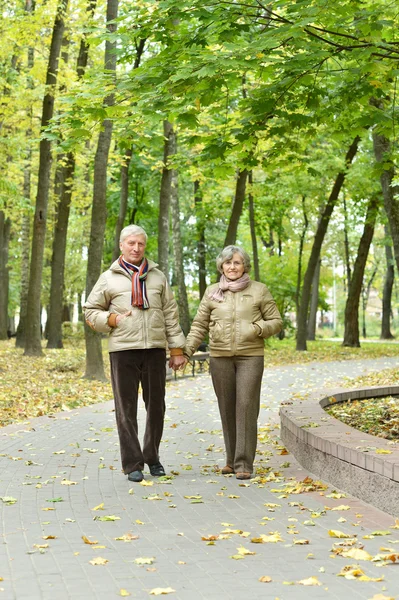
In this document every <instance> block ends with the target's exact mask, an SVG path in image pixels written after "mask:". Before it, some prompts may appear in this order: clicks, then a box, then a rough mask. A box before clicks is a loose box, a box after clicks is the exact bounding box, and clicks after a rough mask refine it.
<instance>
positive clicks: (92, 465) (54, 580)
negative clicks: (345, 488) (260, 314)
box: [0, 359, 399, 600]
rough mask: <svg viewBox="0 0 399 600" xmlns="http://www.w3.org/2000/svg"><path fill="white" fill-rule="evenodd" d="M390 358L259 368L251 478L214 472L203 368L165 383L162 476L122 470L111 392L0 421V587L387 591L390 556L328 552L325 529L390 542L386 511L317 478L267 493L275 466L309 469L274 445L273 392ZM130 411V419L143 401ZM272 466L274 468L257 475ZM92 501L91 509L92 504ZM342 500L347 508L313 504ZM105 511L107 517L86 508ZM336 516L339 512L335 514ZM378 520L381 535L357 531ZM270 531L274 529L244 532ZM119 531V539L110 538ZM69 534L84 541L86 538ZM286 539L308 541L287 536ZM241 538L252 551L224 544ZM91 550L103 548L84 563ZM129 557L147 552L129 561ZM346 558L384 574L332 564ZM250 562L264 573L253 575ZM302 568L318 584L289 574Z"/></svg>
mask: <svg viewBox="0 0 399 600" xmlns="http://www.w3.org/2000/svg"><path fill="white" fill-rule="evenodd" d="M396 364H397V360H395V359H379V360H373V361H361V362H360V361H350V362H342V363H340V362H336V363H321V364H315V363H313V364H309V365H306V366H304V365H301V366H287V367H279V368H272V369H268V370H266V371H265V375H264V379H263V386H262V409H261V414H260V419H259V425H260V432H259V446H258V450H259V454H258V456H257V463H256V466H257V468H258V469H259V473H261V478H259V477H258V478H257V479H256V478H255V479H254V480H251V482H249V483H246V482H239V481H237V480H236V479H235V477H234V476H223V475H221V474H220V473H219V472H218V467H222V466H223V465H224V464H225V463H224V454H223V438H222V435H221V425H220V419H219V414H218V408H217V402H216V399H215V395H214V393H213V389H212V385H211V381H210V378H209V376H208V375H201V376H198V377H196V378H183V379H180V380H178V381H177V382H171V383H169V384H168V392H167V407H168V409H167V420H166V423H165V431H164V439H163V442H162V446H161V451H162V454H161V459H162V462H163V464H164V465H165V468H166V469H167V472H168V473H169V474H173V473H174V476H173V479H171V480H168V481H166V482H162V483H160V482H158V480H157V479H155V478H152V477H151V476H150V474H149V472H148V470H147V472H146V479H145V481H146V482H150V483H153V485H152V486H150V485H148V486H143V485H141V484H133V483H130V482H128V480H127V479H126V477H125V476H124V475H123V474H122V473H121V470H120V461H119V446H118V439H117V432H116V428H115V419H114V412H113V403H112V402H106V403H102V404H98V405H94V406H90V407H87V408H83V409H81V410H76V411H72V412H70V413H65V412H64V413H60V414H58V415H57V416H56V417H55V418H49V417H40V418H38V419H32V420H31V421H30V422H29V423H24V424H16V425H12V426H9V427H6V428H3V429H1V430H0V468H1V470H0V496H1V497H2V498H3V501H0V518H1V543H0V577H1V578H2V580H1V581H0V588H1V591H0V600H2V599H4V600H39V599H40V600H47V599H52V600H67V599H74V600H92V599H93V600H112V599H113V598H118V597H121V596H122V595H123V594H127V593H129V594H130V597H131V598H151V597H152V595H150V592H151V591H152V590H154V589H155V588H172V589H173V590H174V591H173V592H171V593H170V595H169V596H168V597H170V598H171V599H172V598H173V599H176V600H178V599H182V600H187V599H189V600H197V599H198V600H201V599H206V600H214V599H215V600H216V599H219V600H220V599H241V598H251V599H257V598H270V599H277V598H278V599H279V600H302V599H305V598H306V599H308V598H309V599H319V598H323V599H324V598H326V599H328V598H334V599H340V600H342V599H343V598H348V597H351V598H353V600H358V599H369V598H373V596H374V595H376V594H378V593H381V594H384V595H386V596H387V597H395V595H396V597H397V598H398V599H399V565H398V564H392V565H389V566H385V567H378V566H377V565H376V564H375V563H372V562H365V561H361V562H360V563H356V561H354V560H353V559H345V558H342V557H336V556H334V555H332V552H331V548H332V544H333V543H334V542H337V541H339V540H336V539H332V538H331V537H330V536H329V534H328V530H330V529H334V530H337V529H338V530H340V531H343V532H345V533H349V534H351V535H357V537H358V539H359V541H360V542H362V543H364V547H365V549H366V550H367V551H368V552H369V553H370V554H372V555H373V556H374V555H375V554H378V553H379V552H380V548H381V547H385V548H392V549H395V551H396V552H399V529H394V528H392V525H394V519H393V518H392V517H391V516H389V515H387V514H385V513H383V512H380V511H378V510H377V509H375V508H373V507H371V506H369V505H366V504H364V503H362V502H360V501H359V500H356V499H354V498H351V497H345V498H341V499H334V498H326V495H328V494H329V493H330V492H331V488H330V489H329V490H326V491H324V492H320V491H314V492H310V493H305V494H295V495H294V494H289V495H286V497H281V496H284V494H282V493H281V492H280V490H282V488H283V487H284V486H285V485H286V484H287V478H295V479H296V480H298V481H301V480H303V479H304V478H305V477H306V476H307V475H309V474H308V473H307V472H306V471H304V470H302V469H301V468H300V467H299V465H298V463H296V461H295V459H294V457H293V456H292V455H284V454H281V452H282V446H281V442H280V440H279V438H278V406H279V404H280V402H281V401H286V400H288V399H289V398H291V397H292V395H295V394H297V395H301V394H304V393H307V392H308V391H314V390H315V389H320V390H321V391H322V389H323V388H325V387H329V386H333V385H337V383H339V380H340V378H342V377H344V376H353V377H355V376H357V375H360V374H361V373H364V372H366V371H370V370H374V369H381V368H384V367H389V366H394V365H396ZM139 418H140V423H141V424H143V422H144V418H145V414H144V410H143V408H141V409H140V415H139ZM273 473H275V474H276V475H275V480H274V481H265V479H269V480H270V479H273ZM279 473H280V474H281V476H279ZM262 474H263V480H264V481H262ZM71 482H74V483H71ZM272 490H278V491H277V492H276V491H272ZM187 496H193V498H187ZM10 498H11V499H15V500H16V502H14V503H11V502H13V500H10ZM290 503H291V504H290ZM292 503H300V505H298V504H296V505H292ZM101 504H103V510H101V509H98V510H93V509H94V508H96V507H98V506H99V505H101ZM265 504H277V505H278V506H276V507H274V508H273V507H270V506H265ZM342 504H345V505H349V506H350V509H349V510H347V511H343V512H341V511H331V510H326V511H325V506H328V507H331V508H332V507H334V506H338V505H342ZM324 511H325V512H324ZM312 513H313V515H312ZM320 513H321V514H320ZM105 516H107V517H117V519H116V520H113V521H102V520H99V519H98V518H99V517H105ZM265 517H266V518H265ZM342 517H344V518H345V519H346V522H338V519H339V518H342ZM309 521H310V522H311V523H314V525H310V524H309V525H306V524H305V522H309ZM388 529H389V530H390V532H391V533H390V534H389V535H387V536H383V537H380V536H376V537H374V538H373V539H369V540H363V536H364V535H366V534H370V533H372V532H373V531H376V530H388ZM226 530H239V531H242V532H244V533H242V534H240V533H232V532H230V533H225V534H223V535H224V536H225V538H226V539H217V540H216V541H214V543H213V544H212V543H209V542H212V540H208V541H205V540H202V539H201V538H202V537H207V536H212V535H214V536H218V535H219V534H221V532H223V531H226ZM272 532H279V533H280V535H281V538H282V540H283V541H280V542H277V543H263V544H260V543H252V542H251V539H252V538H259V536H260V535H261V534H270V533H272ZM127 534H128V536H129V535H130V536H131V537H133V539H131V540H130V541H123V540H117V539H116V538H118V537H122V536H126V535H127ZM48 536H54V539H53V538H52V537H50V538H48V539H46V538H47V537H48ZM82 536H86V537H87V538H88V540H89V541H91V542H96V543H95V544H93V543H92V544H86V543H84V540H83V539H82ZM136 536H137V539H134V538H136ZM294 539H307V540H309V544H307V545H295V544H293V541H294ZM242 547H244V548H245V549H247V550H249V551H251V552H255V553H256V554H254V555H246V556H244V558H242V559H240V560H235V559H233V558H231V557H232V556H234V555H237V554H239V553H240V552H242V550H239V548H242ZM99 557H101V558H103V559H106V560H107V561H108V562H107V563H106V564H104V565H93V564H91V563H90V561H91V560H93V559H95V558H99ZM142 558H152V559H153V562H152V564H144V565H140V564H137V562H135V561H136V559H142ZM138 562H140V561H138ZM350 564H359V566H360V568H361V569H362V570H363V571H364V572H365V574H366V575H368V576H369V577H373V578H379V577H383V578H384V579H383V581H381V582H366V581H364V582H363V581H358V580H347V579H345V578H343V577H338V576H337V574H338V573H339V572H340V571H341V569H342V568H343V567H344V566H346V565H350ZM262 576H269V577H270V578H271V580H272V581H271V582H269V583H263V582H260V581H259V578H260V577H262ZM312 576H315V577H317V579H318V581H319V582H320V583H321V584H322V585H321V586H309V587H308V586H305V585H302V584H299V583H297V582H298V581H301V580H304V579H306V578H309V577H312ZM287 583H291V584H292V585H287ZM125 591H126V592H125Z"/></svg>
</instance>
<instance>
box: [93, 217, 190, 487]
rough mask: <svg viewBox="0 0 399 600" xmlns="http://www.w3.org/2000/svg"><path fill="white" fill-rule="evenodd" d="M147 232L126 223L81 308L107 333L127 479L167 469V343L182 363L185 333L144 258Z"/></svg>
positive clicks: (174, 363) (167, 292) (175, 363)
mask: <svg viewBox="0 0 399 600" xmlns="http://www.w3.org/2000/svg"><path fill="white" fill-rule="evenodd" d="M146 243H147V234H146V232H145V231H144V229H142V228H141V227H138V226H137V225H128V227H125V228H124V229H123V230H122V232H121V235H120V249H121V256H120V257H119V259H118V260H116V261H115V262H114V263H113V264H112V265H111V267H110V268H109V269H108V271H106V272H105V273H103V274H102V275H101V276H100V278H99V280H98V281H97V283H96V285H95V286H94V288H93V289H92V291H91V293H90V295H89V297H88V299H87V301H86V303H85V304H84V312H85V317H86V322H87V323H88V325H90V327H92V329H94V330H95V331H98V332H102V333H109V340H108V349H109V356H110V362H111V380H112V389H113V392H114V399H115V413H116V423H117V426H118V434H119V441H120V450H121V459H122V468H123V472H124V473H126V474H127V475H128V479H129V480H130V481H136V482H139V481H142V479H144V476H143V469H144V463H147V464H148V466H149V468H150V473H151V475H153V476H155V477H159V476H162V475H165V470H164V468H163V466H162V464H161V463H160V462H159V445H160V442H161V438H162V432H163V423H164V415H165V379H166V345H168V347H169V352H170V361H169V366H170V367H171V368H172V369H174V370H177V369H179V368H181V367H184V364H185V358H184V356H183V348H184V344H185V338H184V335H183V332H182V330H181V328H180V325H179V318H178V311H177V304H176V301H175V299H174V297H173V294H172V291H171V289H170V287H169V285H168V282H167V280H166V277H165V275H164V274H163V273H162V272H161V271H160V270H159V269H157V264H156V263H154V262H153V261H151V260H148V259H147V258H145V256H144V253H145V247H146ZM140 383H141V387H142V390H143V400H144V404H145V408H146V411H147V419H146V426H145V433H144V441H143V449H141V446H140V442H139V439H138V428H137V399H138V388H139V384H140Z"/></svg>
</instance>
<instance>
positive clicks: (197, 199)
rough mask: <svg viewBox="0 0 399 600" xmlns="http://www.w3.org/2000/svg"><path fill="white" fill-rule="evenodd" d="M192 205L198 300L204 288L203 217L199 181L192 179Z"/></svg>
mask: <svg viewBox="0 0 399 600" xmlns="http://www.w3.org/2000/svg"><path fill="white" fill-rule="evenodd" d="M194 206H195V218H196V222H197V265H198V287H199V296H200V300H201V299H202V296H203V295H204V294H205V290H206V249H205V218H204V211H203V206H202V194H201V190H200V183H199V181H194Z"/></svg>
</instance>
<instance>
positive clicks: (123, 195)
mask: <svg viewBox="0 0 399 600" xmlns="http://www.w3.org/2000/svg"><path fill="white" fill-rule="evenodd" d="M132 153H133V148H128V149H127V150H126V152H125V157H124V158H125V160H124V162H123V165H122V166H121V191H120V202H119V214H118V219H117V221H116V225H115V242H114V251H113V253H112V262H114V260H116V259H117V258H118V256H119V255H120V253H121V251H120V249H119V238H120V235H121V231H122V229H123V225H124V223H125V219H126V213H127V201H128V198H129V166H130V161H131V159H132Z"/></svg>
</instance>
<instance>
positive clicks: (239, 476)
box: [236, 473, 251, 479]
mask: <svg viewBox="0 0 399 600" xmlns="http://www.w3.org/2000/svg"><path fill="white" fill-rule="evenodd" d="M236 479H251V473H236Z"/></svg>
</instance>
